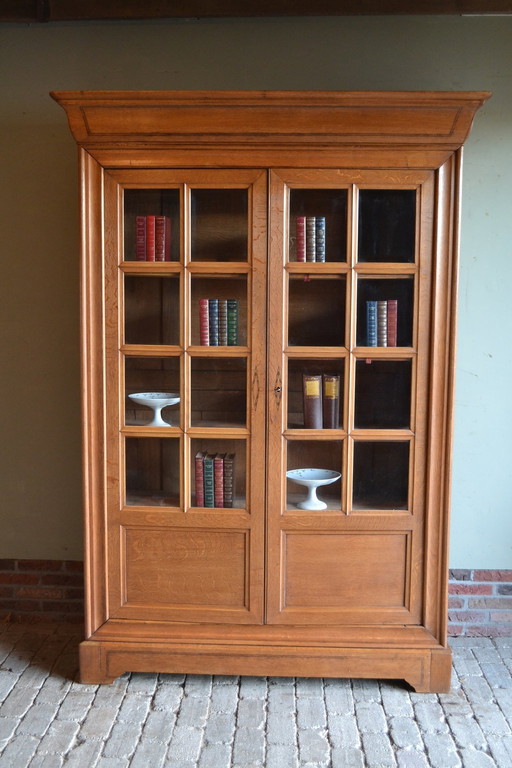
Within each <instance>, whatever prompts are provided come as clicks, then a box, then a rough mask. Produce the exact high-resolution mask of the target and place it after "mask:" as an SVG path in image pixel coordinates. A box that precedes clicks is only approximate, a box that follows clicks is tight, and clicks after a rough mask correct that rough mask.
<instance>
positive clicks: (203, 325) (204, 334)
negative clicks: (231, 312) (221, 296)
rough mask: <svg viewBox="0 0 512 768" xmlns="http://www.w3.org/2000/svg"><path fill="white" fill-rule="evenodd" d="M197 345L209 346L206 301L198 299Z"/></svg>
mask: <svg viewBox="0 0 512 768" xmlns="http://www.w3.org/2000/svg"><path fill="white" fill-rule="evenodd" d="M199 343H200V344H201V346H203V347H209V346H210V318H209V306H208V299H199Z"/></svg>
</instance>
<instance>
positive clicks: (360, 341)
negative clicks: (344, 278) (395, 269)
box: [357, 277, 414, 347]
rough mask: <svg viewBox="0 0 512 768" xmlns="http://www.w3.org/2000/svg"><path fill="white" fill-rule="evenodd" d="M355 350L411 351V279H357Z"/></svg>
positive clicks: (412, 291) (412, 287)
mask: <svg viewBox="0 0 512 768" xmlns="http://www.w3.org/2000/svg"><path fill="white" fill-rule="evenodd" d="M357 285H358V293H357V346H358V347H396V346H398V347H411V346H412V329H413V303H414V278H413V277H404V278H391V279H384V278H382V279H378V278H375V279H374V278H359V280H358V283H357Z"/></svg>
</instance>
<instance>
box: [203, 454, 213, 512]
mask: <svg viewBox="0 0 512 768" xmlns="http://www.w3.org/2000/svg"><path fill="white" fill-rule="evenodd" d="M214 458H215V454H214V453H209V454H207V455H206V456H205V457H204V462H203V464H204V506H205V507H213V506H215V491H214V486H215V482H214V470H213V461H214Z"/></svg>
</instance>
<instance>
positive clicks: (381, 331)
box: [377, 301, 388, 347]
mask: <svg viewBox="0 0 512 768" xmlns="http://www.w3.org/2000/svg"><path fill="white" fill-rule="evenodd" d="M387 345H388V303H387V301H378V302H377V346H378V347H387Z"/></svg>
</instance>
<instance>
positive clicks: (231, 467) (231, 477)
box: [224, 453, 235, 509]
mask: <svg viewBox="0 0 512 768" xmlns="http://www.w3.org/2000/svg"><path fill="white" fill-rule="evenodd" d="M234 495H235V454H234V453H227V454H226V458H225V459H224V506H225V507H228V508H229V509H231V508H232V507H233V498H234Z"/></svg>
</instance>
